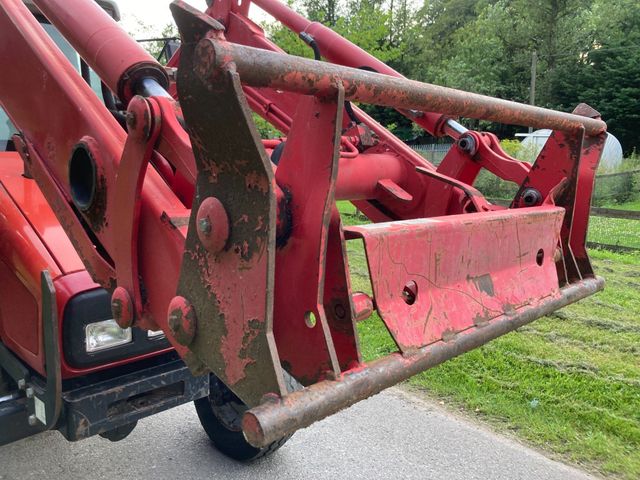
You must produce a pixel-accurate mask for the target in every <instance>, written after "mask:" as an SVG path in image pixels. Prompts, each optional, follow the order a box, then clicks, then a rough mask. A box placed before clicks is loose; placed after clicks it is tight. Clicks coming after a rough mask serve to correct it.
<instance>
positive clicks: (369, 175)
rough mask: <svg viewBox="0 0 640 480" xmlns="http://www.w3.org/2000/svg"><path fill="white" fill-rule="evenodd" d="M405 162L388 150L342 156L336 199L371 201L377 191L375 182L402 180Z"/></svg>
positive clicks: (405, 170) (403, 178) (397, 181)
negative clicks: (352, 156) (351, 156)
mask: <svg viewBox="0 0 640 480" xmlns="http://www.w3.org/2000/svg"><path fill="white" fill-rule="evenodd" d="M405 164H406V162H405V161H404V160H403V159H401V158H400V157H397V156H395V155H392V154H389V153H370V154H366V153H363V154H360V155H358V156H357V157H355V158H341V159H340V164H339V168H338V178H337V179H336V200H371V199H374V198H377V196H378V195H379V193H380V190H379V187H378V182H379V181H380V180H384V179H389V180H392V181H393V182H395V183H397V184H403V183H404V182H405V178H406V174H407V167H406V166H405Z"/></svg>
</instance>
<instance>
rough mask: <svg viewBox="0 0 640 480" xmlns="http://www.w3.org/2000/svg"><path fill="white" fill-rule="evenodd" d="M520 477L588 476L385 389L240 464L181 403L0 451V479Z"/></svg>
mask: <svg viewBox="0 0 640 480" xmlns="http://www.w3.org/2000/svg"><path fill="white" fill-rule="evenodd" d="M299 478H300V479H315V478H319V479H348V480H356V479H367V480H370V479H378V478H380V479H384V478H394V479H396V478H397V479H420V480H427V479H438V480H443V479H465V480H471V479H482V480H488V479H505V480H506V479H508V480H516V479H527V480H536V479H540V480H543V479H544V480H553V479H557V480H578V479H580V480H584V479H593V477H591V476H589V475H587V474H585V473H583V472H581V471H579V470H576V469H574V468H571V467H568V466H566V465H563V464H561V463H558V462H555V461H552V460H549V459H548V458H546V457H544V456H543V455H541V454H540V453H538V452H536V451H534V450H531V449H529V448H527V447H525V446H523V445H521V444H519V443H517V442H515V441H513V440H510V439H507V438H504V437H501V436H499V435H496V434H495V433H492V432H490V431H488V430H486V429H484V428H482V427H479V426H477V425H475V424H472V423H469V422H467V421H465V420H462V419H460V418H458V417H456V416H453V415H451V414H449V413H447V412H445V411H444V410H442V409H441V408H439V407H437V406H434V405H432V404H430V403H428V402H426V401H424V400H422V399H420V398H418V397H416V396H413V395H412V394H407V393H405V392H403V391H401V390H399V389H392V390H389V391H387V392H385V393H383V394H380V395H378V396H376V397H373V398H371V399H369V400H367V401H364V402H361V403H360V404H358V405H356V406H354V407H352V408H351V409H349V410H347V411H344V412H342V413H340V414H338V415H335V416H333V417H331V418H329V419H327V420H325V421H323V422H320V423H317V424H315V425H313V426H312V427H310V428H307V429H305V430H302V431H300V432H297V433H296V434H295V435H294V436H293V438H292V439H291V440H290V441H289V442H288V443H287V444H286V445H285V446H284V447H283V448H282V449H281V450H280V451H278V452H277V453H276V454H275V455H273V456H272V457H270V458H267V459H263V460H260V461H257V462H255V463H252V464H249V465H244V464H239V463H235V462H233V461H231V460H228V459H226V458H225V457H223V456H222V455H221V454H219V453H218V452H217V451H216V450H214V449H213V448H212V447H211V444H210V442H209V439H208V438H207V436H206V435H205V433H204V431H203V430H202V428H201V427H200V424H199V422H198V418H197V416H196V414H195V410H194V408H193V406H192V405H191V404H189V405H184V406H182V407H179V408H176V409H173V410H170V411H167V412H164V413H162V414H159V415H156V416H155V417H152V418H148V419H146V420H143V421H141V422H140V423H139V424H138V427H137V428H136V430H135V431H134V432H133V433H132V434H131V435H130V436H129V437H128V438H126V439H125V440H123V441H121V442H118V443H111V442H109V441H108V440H105V439H102V438H99V437H94V438H91V439H88V440H84V441H82V442H78V443H68V442H67V441H66V440H65V439H64V438H63V437H62V435H60V434H59V433H57V432H49V433H46V434H43V435H41V436H38V437H34V438H29V439H25V440H22V441H20V442H17V443H14V444H12V445H7V446H5V447H0V479H1V480H9V479H10V480H18V479H20V480H22V479H39V480H42V479H60V480H62V479H83V480H84V479H118V480H119V479H150V480H151V479H152V480H161V479H180V480H187V479H207V480H214V479H224V480H234V479H269V480H274V479H299Z"/></svg>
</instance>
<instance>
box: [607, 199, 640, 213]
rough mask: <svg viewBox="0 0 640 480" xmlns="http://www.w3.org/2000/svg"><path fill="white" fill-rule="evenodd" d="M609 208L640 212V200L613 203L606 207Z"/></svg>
mask: <svg viewBox="0 0 640 480" xmlns="http://www.w3.org/2000/svg"><path fill="white" fill-rule="evenodd" d="M605 207H607V208H617V209H618V210H635V211H639V212H640V200H635V201H633V202H626V203H612V204H609V205H605Z"/></svg>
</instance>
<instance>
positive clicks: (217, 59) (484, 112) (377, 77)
mask: <svg viewBox="0 0 640 480" xmlns="http://www.w3.org/2000/svg"><path fill="white" fill-rule="evenodd" d="M196 55H198V56H199V57H200V59H201V61H202V64H203V67H204V68H203V70H202V71H201V72H200V74H201V75H204V76H209V75H210V76H214V77H215V76H217V75H218V74H219V71H220V69H221V68H226V66H227V65H228V64H229V62H233V63H234V64H235V67H236V70H237V71H238V73H239V74H240V79H241V81H242V82H243V83H244V84H245V85H250V86H253V87H269V88H274V89H277V90H286V91H290V92H296V93H301V94H305V95H318V96H332V95H334V94H335V91H336V82H338V81H340V82H342V84H343V86H344V89H345V98H346V99H348V100H354V101H358V102H364V103H370V104H374V105H383V106H388V107H395V108H400V109H412V110H418V111H429V112H439V113H443V114H447V115H455V116H461V117H469V118H477V119H484V120H491V121H494V122H500V123H507V124H514V125H523V126H532V127H536V128H550V129H553V130H564V131H570V132H575V131H577V130H579V129H581V128H583V127H584V129H585V132H586V134H587V135H597V134H600V133H602V132H604V131H605V130H606V124H605V123H604V122H603V121H602V120H596V119H592V118H588V117H582V116H579V115H573V114H570V113H563V112H557V111H555V110H549V109H546V108H540V107H534V106H531V105H526V104H521V103H516V102H510V101H507V100H501V99H497V98H492V97H487V96H485V95H478V94H475V93H469V92H464V91H461V90H455V89H453V88H446V87H440V86H438V85H432V84H428V83H421V82H417V81H414V80H408V79H406V78H397V77H391V76H388V75H382V74H378V73H374V72H368V71H365V70H360V69H356V68H350V67H345V66H341V65H334V64H330V63H326V62H318V61H315V60H309V59H306V58H301V57H296V56H292V55H287V54H283V53H278V52H271V51H267V50H262V49H258V48H252V47H247V46H243V45H237V44H234V43H230V42H226V41H224V40H218V39H205V40H202V41H201V43H200V44H199V45H198V48H197V50H196Z"/></svg>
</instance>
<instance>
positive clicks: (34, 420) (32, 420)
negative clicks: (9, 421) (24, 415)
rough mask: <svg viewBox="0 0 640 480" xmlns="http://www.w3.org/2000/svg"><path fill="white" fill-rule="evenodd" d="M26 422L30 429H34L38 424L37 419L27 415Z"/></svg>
mask: <svg viewBox="0 0 640 480" xmlns="http://www.w3.org/2000/svg"><path fill="white" fill-rule="evenodd" d="M27 421H28V422H29V426H31V427H35V426H36V425H37V424H38V418H37V417H36V416H35V415H29V418H28V419H27Z"/></svg>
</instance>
